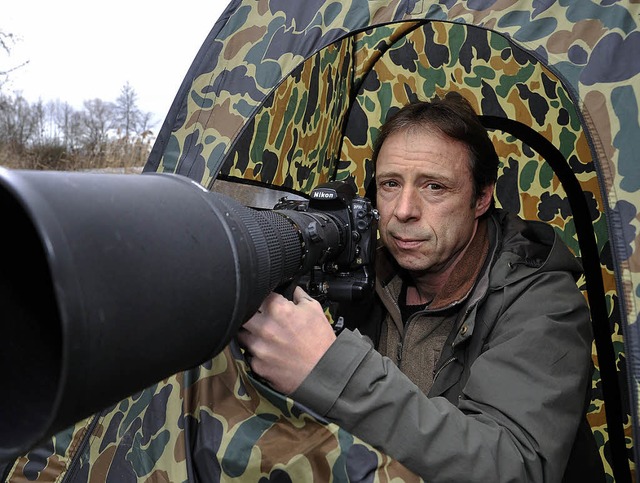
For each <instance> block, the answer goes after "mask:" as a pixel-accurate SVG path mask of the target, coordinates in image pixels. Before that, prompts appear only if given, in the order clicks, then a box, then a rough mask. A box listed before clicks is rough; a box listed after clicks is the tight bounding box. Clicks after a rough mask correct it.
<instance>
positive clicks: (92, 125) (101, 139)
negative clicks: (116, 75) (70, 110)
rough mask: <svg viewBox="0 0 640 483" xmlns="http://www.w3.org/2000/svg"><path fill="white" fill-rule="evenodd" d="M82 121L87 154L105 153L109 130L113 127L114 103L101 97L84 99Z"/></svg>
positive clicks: (84, 146) (84, 145)
mask: <svg viewBox="0 0 640 483" xmlns="http://www.w3.org/2000/svg"><path fill="white" fill-rule="evenodd" d="M81 123H82V127H83V131H84V132H83V138H84V143H83V148H84V151H85V152H86V154H89V155H98V156H100V155H103V154H104V153H105V148H106V146H107V141H108V134H109V130H110V129H112V128H113V104H111V103H110V102H104V101H103V100H101V99H93V100H90V101H84V112H83V113H82V116H81Z"/></svg>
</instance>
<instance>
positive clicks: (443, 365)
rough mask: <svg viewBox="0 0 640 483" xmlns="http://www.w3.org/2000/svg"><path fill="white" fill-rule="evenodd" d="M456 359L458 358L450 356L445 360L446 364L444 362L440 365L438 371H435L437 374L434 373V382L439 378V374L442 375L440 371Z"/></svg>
mask: <svg viewBox="0 0 640 483" xmlns="http://www.w3.org/2000/svg"><path fill="white" fill-rule="evenodd" d="M455 360H456V358H455V357H450V358H449V359H447V360H446V361H445V363H444V364H442V365H441V366H440V368H439V369H438V370H437V371H436V373H435V374H434V376H433V382H434V383H435V382H436V379H437V378H438V376H439V375H440V373H441V372H442V369H444V368H445V367H447V366H448V365H449V364H451V363H452V362H453V361H455Z"/></svg>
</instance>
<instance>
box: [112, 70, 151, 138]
mask: <svg viewBox="0 0 640 483" xmlns="http://www.w3.org/2000/svg"><path fill="white" fill-rule="evenodd" d="M137 101H138V95H137V94H136V91H135V90H134V89H133V87H131V85H130V84H129V83H128V82H127V83H126V84H125V85H124V86H122V89H120V95H119V96H118V98H117V99H116V102H115V104H114V114H115V119H114V120H115V126H114V127H115V128H116V129H118V130H119V131H120V132H121V133H122V137H124V138H125V139H127V140H128V139H130V138H131V135H132V134H138V129H139V127H140V125H141V124H142V119H143V117H144V115H143V113H142V112H141V111H140V109H139V108H138V105H137Z"/></svg>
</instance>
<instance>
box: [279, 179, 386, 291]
mask: <svg viewBox="0 0 640 483" xmlns="http://www.w3.org/2000/svg"><path fill="white" fill-rule="evenodd" d="M274 211H275V212H277V213H278V214H281V215H284V216H287V217H288V218H290V220H291V221H292V222H294V223H295V222H296V219H297V218H298V217H297V216H295V215H293V213H298V212H299V213H300V214H302V213H305V215H304V219H305V222H304V223H302V224H300V225H299V228H300V229H301V230H304V232H305V233H303V234H302V237H301V238H302V239H304V240H307V242H306V247H307V249H312V247H313V245H314V241H315V240H317V239H318V238H319V237H322V236H324V235H325V234H326V233H327V232H328V230H329V227H330V230H331V231H332V232H335V233H336V235H337V236H339V241H338V243H337V244H331V245H332V248H330V249H329V250H326V251H325V252H324V253H323V254H322V255H321V256H320V257H316V256H311V257H309V259H311V260H314V265H313V266H312V267H306V268H307V270H306V271H304V273H302V274H301V275H299V276H298V277H297V280H296V281H295V282H294V283H295V284H297V285H299V286H301V287H302V288H304V289H305V291H306V292H307V293H308V294H309V295H311V296H312V297H314V298H315V299H317V300H319V301H321V302H323V301H326V300H328V301H333V302H356V301H361V300H364V299H366V298H368V297H370V296H371V295H372V294H373V291H374V284H375V271H374V266H373V263H374V258H375V250H376V240H377V228H378V219H379V215H378V211H377V210H376V209H375V208H373V206H372V204H371V202H370V201H369V200H368V199H367V198H361V197H359V196H357V195H356V193H355V190H354V188H353V187H352V186H351V185H350V184H347V183H345V182H341V181H334V182H329V183H326V184H322V185H319V186H318V187H317V188H315V189H314V190H313V191H312V192H311V195H310V198H309V200H304V201H299V200H289V199H288V198H282V199H281V200H280V201H279V202H278V203H277V204H276V205H275V206H274ZM292 215H293V216H292ZM309 216H311V217H312V218H313V219H314V221H313V222H312V223H308V222H307V221H306V220H308V219H309V218H308V217H309ZM323 245H324V246H326V244H323Z"/></svg>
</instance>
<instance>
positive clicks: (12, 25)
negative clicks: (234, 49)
mask: <svg viewBox="0 0 640 483" xmlns="http://www.w3.org/2000/svg"><path fill="white" fill-rule="evenodd" d="M229 2H230V0H188V1H186V2H167V1H162V0H160V1H158V0H109V1H108V2H98V3H94V2H87V1H86V0H54V1H51V0H31V1H30V0H18V1H7V2H4V5H3V7H2V14H1V16H0V30H2V31H3V32H5V33H12V34H14V35H15V36H16V37H17V41H16V42H15V43H14V44H13V46H12V48H11V54H10V55H8V56H7V55H6V53H5V52H4V51H0V71H5V70H7V69H8V68H13V67H15V66H19V65H21V64H23V63H24V62H28V63H27V64H26V65H24V66H22V67H19V68H17V69H15V70H14V71H13V72H11V74H10V76H9V83H8V84H5V85H4V86H3V91H5V92H7V91H10V92H20V93H21V94H22V95H23V96H24V97H25V98H26V99H27V100H28V101H30V102H36V101H38V100H40V99H41V100H42V101H44V102H47V101H50V100H54V101H55V100H60V101H62V102H68V103H69V104H70V105H71V106H73V107H74V108H76V109H81V108H82V105H83V102H84V101H86V100H91V99H95V98H99V99H101V100H103V101H106V102H114V101H115V100H116V99H117V98H118V96H119V95H120V91H121V89H122V87H123V86H124V85H125V84H126V83H127V82H128V83H129V85H130V86H131V87H132V88H133V89H134V91H135V92H136V94H137V100H138V107H139V108H140V109H141V110H142V111H144V112H149V113H151V114H152V119H153V120H154V122H157V125H156V129H159V128H160V125H161V124H162V121H163V120H164V118H165V116H166V114H167V112H168V110H169V107H170V106H171V103H172V102H173V99H174V97H175V95H176V93H177V92H178V88H179V87H180V84H181V83H182V80H183V79H184V77H185V75H186V73H187V70H188V69H189V66H190V65H191V62H192V61H193V59H194V57H195V55H196V54H197V52H198V50H199V48H200V46H201V45H202V43H203V42H204V40H205V38H206V36H207V34H208V33H209V31H210V30H211V28H212V27H213V25H214V23H215V22H216V21H217V20H218V18H220V16H221V15H222V12H223V11H224V9H225V8H226V6H227V4H228V3H229ZM178 5H180V7H178ZM190 12H192V13H190Z"/></svg>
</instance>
